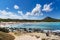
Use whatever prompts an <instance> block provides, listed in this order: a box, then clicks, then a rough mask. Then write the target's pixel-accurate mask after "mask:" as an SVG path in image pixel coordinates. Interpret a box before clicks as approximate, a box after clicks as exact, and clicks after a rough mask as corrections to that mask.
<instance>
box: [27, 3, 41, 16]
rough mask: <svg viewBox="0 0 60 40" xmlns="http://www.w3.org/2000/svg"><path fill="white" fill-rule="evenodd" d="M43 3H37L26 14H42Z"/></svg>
mask: <svg viewBox="0 0 60 40" xmlns="http://www.w3.org/2000/svg"><path fill="white" fill-rule="evenodd" d="M41 13H42V12H41V5H40V4H36V7H35V8H34V9H33V10H32V11H31V12H27V13H26V15H31V16H39V15H41Z"/></svg>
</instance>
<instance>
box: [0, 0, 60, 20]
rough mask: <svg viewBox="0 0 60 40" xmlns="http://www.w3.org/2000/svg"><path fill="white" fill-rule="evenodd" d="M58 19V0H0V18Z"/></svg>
mask: <svg viewBox="0 0 60 40" xmlns="http://www.w3.org/2000/svg"><path fill="white" fill-rule="evenodd" d="M45 17H52V18H56V19H60V0H0V18H3V19H8V18H9V19H35V20H40V19H43V18H45Z"/></svg>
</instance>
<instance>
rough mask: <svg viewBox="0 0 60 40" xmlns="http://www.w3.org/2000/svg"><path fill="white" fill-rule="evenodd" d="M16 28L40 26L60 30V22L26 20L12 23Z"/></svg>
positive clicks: (45, 28)
mask: <svg viewBox="0 0 60 40" xmlns="http://www.w3.org/2000/svg"><path fill="white" fill-rule="evenodd" d="M10 27H16V28H40V29H42V30H60V22H24V23H17V24H13V25H10Z"/></svg>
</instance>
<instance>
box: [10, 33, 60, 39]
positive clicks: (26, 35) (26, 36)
mask: <svg viewBox="0 0 60 40" xmlns="http://www.w3.org/2000/svg"><path fill="white" fill-rule="evenodd" d="M9 34H11V35H13V36H14V37H15V39H14V40H60V37H59V36H57V35H52V34H50V36H46V34H45V33H22V34H21V35H19V36H18V35H15V34H14V33H12V32H10V33H9Z"/></svg>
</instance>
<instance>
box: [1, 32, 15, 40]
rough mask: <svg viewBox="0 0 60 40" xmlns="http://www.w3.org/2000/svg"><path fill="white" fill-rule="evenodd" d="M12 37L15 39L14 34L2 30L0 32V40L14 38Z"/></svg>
mask: <svg viewBox="0 0 60 40" xmlns="http://www.w3.org/2000/svg"><path fill="white" fill-rule="evenodd" d="M14 39H15V37H14V36H12V35H10V34H7V33H4V32H0V40H14Z"/></svg>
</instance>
